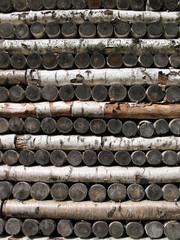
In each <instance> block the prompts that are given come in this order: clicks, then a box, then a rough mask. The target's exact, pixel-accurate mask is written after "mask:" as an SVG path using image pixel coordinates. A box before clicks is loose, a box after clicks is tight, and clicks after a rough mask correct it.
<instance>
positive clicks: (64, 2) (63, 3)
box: [57, 0, 72, 10]
mask: <svg viewBox="0 0 180 240" xmlns="http://www.w3.org/2000/svg"><path fill="white" fill-rule="evenodd" d="M71 4H72V0H57V7H58V8H59V9H61V10H67V9H70V8H71Z"/></svg>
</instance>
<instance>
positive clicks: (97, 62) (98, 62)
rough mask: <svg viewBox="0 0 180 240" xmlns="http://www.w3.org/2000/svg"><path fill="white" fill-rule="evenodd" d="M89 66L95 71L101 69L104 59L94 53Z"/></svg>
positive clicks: (99, 54) (97, 53) (104, 62)
mask: <svg viewBox="0 0 180 240" xmlns="http://www.w3.org/2000/svg"><path fill="white" fill-rule="evenodd" d="M90 64H91V66H92V67H93V68H95V69H99V68H103V67H104V66H105V64H106V61H105V57H104V56H103V55H102V54H101V53H99V52H95V53H93V54H92V56H91V59H90Z"/></svg>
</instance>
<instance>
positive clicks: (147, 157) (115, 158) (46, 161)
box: [0, 149, 180, 167]
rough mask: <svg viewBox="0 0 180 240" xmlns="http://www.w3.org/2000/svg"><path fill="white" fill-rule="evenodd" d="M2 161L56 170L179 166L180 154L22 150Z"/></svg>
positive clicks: (2, 155) (0, 159)
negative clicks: (55, 168)
mask: <svg viewBox="0 0 180 240" xmlns="http://www.w3.org/2000/svg"><path fill="white" fill-rule="evenodd" d="M0 162H1V163H4V164H6V165H8V166H13V165H17V164H21V165H24V166H32V165H36V164H38V165H41V166H46V165H54V166H56V167H60V166H64V165H67V164H69V165H71V166H74V167H77V166H82V165H85V166H98V165H104V166H112V165H119V166H130V165H132V166H133V165H135V166H149V165H150V166H160V165H167V166H176V165H178V164H179V162H180V152H175V151H172V150H167V151H164V152H160V151H159V150H149V151H147V152H144V151H134V152H128V151H117V152H115V153H114V152H111V151H109V150H103V151H100V152H96V151H94V150H86V151H84V152H80V151H78V150H72V151H69V152H64V151H62V150H53V151H52V152H49V151H47V150H44V149H39V150H38V151H36V152H33V151H31V150H22V151H21V152H20V153H18V152H17V151H15V150H7V151H5V152H4V153H2V152H0Z"/></svg>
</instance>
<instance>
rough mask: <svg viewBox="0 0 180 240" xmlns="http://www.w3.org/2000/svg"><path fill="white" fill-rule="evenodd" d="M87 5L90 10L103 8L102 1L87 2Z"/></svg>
mask: <svg viewBox="0 0 180 240" xmlns="http://www.w3.org/2000/svg"><path fill="white" fill-rule="evenodd" d="M87 5H88V8H89V9H97V8H100V6H101V0H87Z"/></svg>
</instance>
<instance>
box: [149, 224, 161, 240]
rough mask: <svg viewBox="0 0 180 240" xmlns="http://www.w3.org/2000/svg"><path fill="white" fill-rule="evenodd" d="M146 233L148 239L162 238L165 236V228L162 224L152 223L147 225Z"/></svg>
mask: <svg viewBox="0 0 180 240" xmlns="http://www.w3.org/2000/svg"><path fill="white" fill-rule="evenodd" d="M145 231H146V234H147V235H148V237H150V238H152V239H156V238H160V237H162V235H163V232H164V226H163V224H162V223H161V222H158V221H152V222H149V223H146V225H145Z"/></svg>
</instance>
